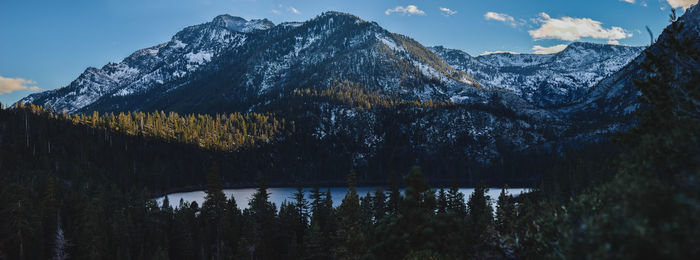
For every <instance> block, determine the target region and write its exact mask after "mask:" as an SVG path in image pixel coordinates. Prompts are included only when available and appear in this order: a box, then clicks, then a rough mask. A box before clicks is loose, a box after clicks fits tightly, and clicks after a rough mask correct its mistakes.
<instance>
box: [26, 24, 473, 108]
mask: <svg viewBox="0 0 700 260" xmlns="http://www.w3.org/2000/svg"><path fill="white" fill-rule="evenodd" d="M336 81H353V82H356V83H361V84H362V85H363V86H365V87H366V88H368V89H370V90H381V91H382V92H384V93H388V94H392V95H397V96H401V97H403V98H407V99H421V100H428V99H431V98H432V99H445V98H449V97H452V96H469V95H477V94H476V93H475V92H476V91H475V90H476V89H475V86H477V84H476V83H475V82H474V81H473V79H471V78H470V77H469V76H468V75H467V74H466V73H464V72H461V71H458V70H455V69H454V68H452V67H451V66H449V65H448V64H447V63H446V62H444V61H443V60H442V59H440V58H439V57H438V56H437V55H435V54H434V53H433V52H431V51H430V50H428V49H427V48H425V47H424V46H422V45H420V44H419V43H418V42H416V41H414V40H412V39H410V38H408V37H405V36H402V35H397V34H393V33H390V32H388V31H386V30H384V29H383V28H381V27H379V26H378V25H377V24H376V23H372V22H367V21H364V20H361V19H359V18H357V17H355V16H352V15H349V14H343V13H338V12H327V13H324V14H322V15H320V16H318V17H316V18H314V19H312V20H309V21H307V22H303V23H283V24H280V25H277V26H275V25H273V24H272V23H271V22H270V21H267V20H252V21H246V20H245V19H242V18H239V17H233V16H228V15H222V16H218V17H216V18H215V19H214V20H213V21H211V22H209V23H205V24H200V25H196V26H191V27H188V28H185V29H184V30H182V31H181V32H179V33H177V34H176V35H175V36H174V37H173V38H172V39H171V40H170V41H169V42H166V43H163V44H160V45H157V46H153V47H150V48H146V49H143V50H139V51H137V52H135V53H134V54H132V55H131V56H129V57H127V58H126V59H124V60H123V61H122V62H120V63H110V64H107V65H105V66H104V67H103V68H102V69H96V68H88V69H87V70H86V71H85V72H84V73H83V74H81V75H80V76H79V77H78V78H77V79H76V80H75V81H73V82H72V83H71V84H70V85H68V86H66V87H64V88H61V89H57V90H52V91H47V92H43V93H38V94H34V95H30V96H29V97H27V98H25V99H23V101H24V102H31V103H35V104H46V105H50V106H52V107H54V108H57V109H59V110H60V109H66V110H67V111H68V112H86V111H91V110H101V111H123V110H155V109H161V110H177V111H187V112H218V111H227V110H247V109H248V108H250V106H252V105H255V104H257V103H259V102H264V101H267V100H266V98H261V97H262V96H264V95H271V96H276V95H279V93H284V92H285V91H288V90H289V89H291V88H297V87H301V86H326V85H328V84H330V83H333V82H336Z"/></svg>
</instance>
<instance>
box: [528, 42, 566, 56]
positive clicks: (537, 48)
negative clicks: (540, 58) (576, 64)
mask: <svg viewBox="0 0 700 260" xmlns="http://www.w3.org/2000/svg"><path fill="white" fill-rule="evenodd" d="M566 46H568V45H566V44H559V45H554V46H550V47H543V46H540V45H535V46H533V47H532V50H533V51H535V54H552V53H557V52H561V51H563V50H564V49H566Z"/></svg>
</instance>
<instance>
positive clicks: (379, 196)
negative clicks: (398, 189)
mask: <svg viewBox="0 0 700 260" xmlns="http://www.w3.org/2000/svg"><path fill="white" fill-rule="evenodd" d="M372 210H373V211H374V216H373V217H374V221H375V222H379V220H380V219H382V218H383V217H384V216H386V211H387V209H386V195H385V194H384V190H382V188H381V187H377V190H376V191H375V192H374V197H373V198H372Z"/></svg>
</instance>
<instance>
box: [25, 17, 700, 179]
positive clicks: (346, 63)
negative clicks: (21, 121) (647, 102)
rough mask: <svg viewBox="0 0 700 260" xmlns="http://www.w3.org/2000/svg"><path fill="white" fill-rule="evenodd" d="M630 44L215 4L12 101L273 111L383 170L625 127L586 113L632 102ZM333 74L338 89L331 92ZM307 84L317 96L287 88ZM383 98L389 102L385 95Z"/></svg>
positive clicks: (355, 162) (461, 163)
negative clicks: (409, 33)
mask: <svg viewBox="0 0 700 260" xmlns="http://www.w3.org/2000/svg"><path fill="white" fill-rule="evenodd" d="M692 10H694V9H692ZM693 12H695V11H691V9H689V11H688V13H693ZM687 15H688V14H686V16H687ZM695 17H697V15H696V16H695ZM662 38H663V37H662ZM641 50H642V48H639V47H626V46H612V45H600V44H589V43H573V44H571V45H570V46H569V47H568V48H566V49H565V50H564V51H562V52H560V53H557V54H550V55H534V54H491V55H483V56H478V57H472V56H470V55H468V54H466V53H464V52H462V51H458V50H450V49H446V48H442V47H434V48H426V47H424V46H423V45H421V44H420V43H418V42H416V41H414V40H412V39H410V38H408V37H406V36H402V35H398V34H394V33H391V32H389V31H387V30H385V29H383V28H381V27H380V26H378V25H377V24H376V23H373V22H368V21H364V20H362V19H360V18H357V17H355V16H353V15H349V14H344V13H338V12H327V13H323V14H321V15H319V16H317V17H315V18H314V19H311V20H309V21H305V22H288V23H282V24H278V25H274V24H272V23H271V22H269V21H267V20H252V21H247V20H245V19H242V18H237V17H232V16H227V15H223V16H218V17H216V18H215V19H214V20H213V21H211V22H208V23H204V24H201V25H196V26H191V27H188V28H185V29H184V30H182V31H181V32H179V33H177V34H176V35H175V36H173V38H172V39H171V40H170V41H168V42H166V43H163V44H160V45H157V46H153V47H150V48H147V49H143V50H139V51H137V52H135V53H134V54H132V55H131V56H129V57H127V58H126V59H124V60H123V61H122V62H120V63H111V64H108V65H106V66H104V67H103V68H102V69H96V68H88V69H87V70H86V71H85V72H84V73H83V74H82V75H80V76H79V77H78V79H76V80H75V81H74V82H72V83H71V84H70V85H68V86H66V87H64V88H61V89H57V90H52V91H47V92H43V93H38V94H33V95H30V96H28V97H26V98H25V99H23V101H24V102H31V103H34V104H40V105H50V106H52V107H54V108H57V109H66V110H67V111H69V112H89V111H92V110H98V111H102V112H119V111H127V110H140V111H153V110H165V111H176V112H193V113H225V112H232V111H242V112H248V111H254V112H273V113H274V114H275V115H276V116H281V117H283V118H285V119H286V120H289V121H293V122H295V128H296V129H297V134H298V135H300V136H303V138H299V137H297V139H296V140H299V139H301V140H305V141H304V142H302V143H294V144H289V146H288V147H294V149H293V150H294V151H317V152H318V151H323V152H319V153H317V154H316V155H315V156H319V154H322V155H323V156H326V155H329V156H330V155H332V156H337V157H339V158H342V159H341V160H340V161H343V162H345V163H347V164H348V165H352V166H353V167H354V166H357V167H368V168H371V167H378V168H377V169H381V167H382V166H381V165H382V164H383V163H385V162H386V161H391V160H397V159H395V158H403V159H401V160H406V161H412V162H413V161H416V162H418V161H422V162H436V161H445V162H447V161H449V162H450V163H453V164H451V165H452V166H450V167H451V168H450V169H457V168H460V167H461V168H466V167H472V166H473V165H474V164H482V165H483V164H487V163H490V162H494V160H495V159H497V158H499V157H501V158H503V157H504V156H505V155H504V154H509V155H510V156H515V155H514V154H516V153H520V152H527V151H531V150H534V149H537V150H539V151H542V150H557V149H559V148H561V147H562V146H563V145H569V144H574V145H575V144H581V143H585V142H590V141H591V140H596V139H597V138H599V137H601V136H604V135H606V134H609V133H611V132H614V131H617V130H619V129H621V128H624V127H626V126H629V122H628V121H626V120H622V119H621V118H620V117H614V115H616V113H608V116H609V118H611V119H610V120H596V119H595V118H596V117H598V116H600V112H597V111H611V110H615V111H618V110H619V111H625V112H624V113H628V111H626V109H625V108H626V107H628V104H627V103H624V104H625V105H624V107H620V103H619V102H618V103H616V102H611V101H610V100H618V101H619V100H624V102H628V103H629V104H631V105H634V104H637V103H636V99H633V98H634V97H636V96H634V95H628V94H625V93H635V90H634V86H633V85H632V84H631V83H630V82H631V78H633V77H639V75H638V74H634V73H632V74H630V73H631V72H633V71H638V70H639V65H638V61H635V62H632V64H630V65H627V66H626V67H625V68H624V69H623V70H620V71H619V72H618V70H619V69H620V68H622V67H623V66H625V64H627V63H628V62H630V61H631V60H633V59H635V57H637V56H638V55H639V53H640V52H641ZM641 57H642V56H640V57H639V58H637V60H639V59H640V58H641ZM635 63H637V65H635ZM635 66H636V67H635ZM635 73H636V72H635ZM621 78H624V79H625V80H620V79H621ZM608 82H613V83H614V84H617V85H615V87H610V84H609V83H608ZM337 85H342V86H345V87H346V88H345V91H346V92H335V93H334V92H332V91H330V89H331V87H332V86H337ZM324 90H329V91H330V92H323V91H324ZM304 91H306V93H326V94H327V95H326V96H323V97H322V98H316V99H314V98H312V97H313V95H312V94H308V95H307V96H303V95H297V94H298V93H301V92H304ZM603 94H605V95H603ZM334 95H336V96H334ZM356 95H359V96H362V95H366V96H369V97H370V98H369V99H372V98H374V99H375V101H372V102H374V103H372V102H369V101H368V100H363V101H367V104H366V105H363V106H356V105H352V104H348V103H343V102H338V101H337V100H334V99H333V98H338V96H342V97H340V98H339V99H343V100H346V101H347V100H350V101H357V100H354V99H355V98H356ZM386 99H391V100H393V101H392V102H386V103H390V105H387V104H382V102H385V100H386ZM377 100H378V101H377ZM395 101H399V102H398V103H394V102H395ZM401 101H409V102H415V103H401ZM418 101H423V102H424V103H422V104H421V103H420V102H418ZM447 101H451V102H447ZM350 103H352V102H350ZM402 104H403V105H402ZM406 104H418V105H406ZM620 116H625V114H620ZM613 117H614V118H613ZM280 140H284V138H281V139H280ZM290 142H291V141H290ZM286 145H287V144H285V146H286ZM543 147H544V148H543ZM540 148H543V149H540ZM388 155H391V156H393V157H392V158H386V157H384V156H388ZM279 158H282V157H279ZM290 158H292V157H290ZM293 158H294V159H293V160H292V159H290V160H289V161H298V160H300V158H301V159H303V158H305V157H304V155H303V154H302V155H299V156H296V155H295V156H294V157H293ZM280 160H281V159H280ZM319 160H322V159H318V158H311V159H309V160H307V161H319ZM289 161H279V162H275V165H286V164H288V163H289ZM394 163H399V164H400V163H401V162H394ZM373 165H374V166H373ZM314 167H319V168H322V167H321V166H319V165H317V166H314ZM440 167H442V165H436V169H440Z"/></svg>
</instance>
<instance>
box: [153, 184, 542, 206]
mask: <svg viewBox="0 0 700 260" xmlns="http://www.w3.org/2000/svg"><path fill="white" fill-rule="evenodd" d="M330 189H331V197H332V198H333V207H337V206H340V203H341V202H342V201H343V198H344V197H345V193H347V190H348V189H347V188H343V187H336V188H330ZM447 189H448V188H445V190H446V191H447ZM255 190H256V189H255V188H246V189H225V190H224V194H226V198H230V197H231V196H233V197H234V198H235V199H236V204H238V208H240V209H245V208H248V200H250V198H251V197H252V196H253V194H254V193H255ZM327 190H328V188H321V192H323V193H325V192H326V191H327ZM376 190H377V188H376V187H358V188H357V193H358V194H359V195H360V196H361V197H364V196H365V195H367V192H370V193H372V195H374V192H375V191H376ZM433 190H435V191H436V192H437V191H438V190H439V188H438V189H433ZM529 190H530V189H527V188H513V189H508V193H510V194H512V195H513V196H517V195H520V194H521V193H523V192H527V191H529ZM267 191H268V193H269V194H270V201H271V202H273V203H275V205H276V206H277V209H279V207H280V205H281V204H282V202H283V201H285V200H286V201H288V202H289V201H293V200H294V199H293V198H292V196H293V194H294V193H295V192H296V191H297V189H296V188H268V189H267ZM310 191H311V188H304V192H305V195H306V198H307V199H309V201H310V200H311V198H310V197H309V195H310V194H311V193H310ZM403 191H404V189H401V193H403ZM384 192H387V190H386V189H385V190H384ZM459 192H461V193H462V194H464V200H465V203H466V200H467V199H469V195H471V194H472V193H473V192H474V188H460V189H459ZM500 193H501V188H490V189H489V190H488V193H487V194H488V195H489V196H490V197H491V202H492V203H493V205H494V206H495V204H496V201H497V200H498V195H499V194H500ZM204 196H205V193H204V191H191V192H178V193H171V194H168V200H169V201H170V206H172V207H173V208H177V207H178V206H179V204H180V200H181V199H182V200H183V201H185V202H192V201H196V202H197V204H199V205H200V206H202V203H203V202H204ZM163 198H164V197H158V198H156V201H157V202H158V205H162V204H163Z"/></svg>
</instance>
